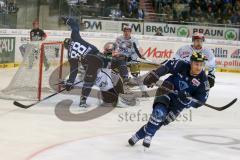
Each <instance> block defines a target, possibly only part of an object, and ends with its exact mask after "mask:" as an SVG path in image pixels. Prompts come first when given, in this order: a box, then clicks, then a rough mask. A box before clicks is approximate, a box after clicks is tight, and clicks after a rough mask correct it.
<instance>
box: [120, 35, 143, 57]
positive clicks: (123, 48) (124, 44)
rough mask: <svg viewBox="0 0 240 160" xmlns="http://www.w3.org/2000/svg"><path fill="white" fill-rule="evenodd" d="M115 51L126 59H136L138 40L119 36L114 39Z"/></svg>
mask: <svg viewBox="0 0 240 160" xmlns="http://www.w3.org/2000/svg"><path fill="white" fill-rule="evenodd" d="M116 46H117V49H116V50H117V51H118V52H119V53H120V54H122V55H125V56H126V57H132V58H133V57H136V49H138V48H139V43H138V40H137V39H136V38H134V37H131V38H130V39H125V38H124V36H119V37H117V39H116Z"/></svg>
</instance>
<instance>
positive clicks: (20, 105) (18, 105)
mask: <svg viewBox="0 0 240 160" xmlns="http://www.w3.org/2000/svg"><path fill="white" fill-rule="evenodd" d="M81 82H82V81H79V82H76V83H74V84H73V86H75V85H77V84H79V83H81ZM65 90H66V88H64V89H62V90H60V91H59V92H56V93H53V94H51V95H49V96H47V97H45V98H43V99H42V100H40V101H37V102H35V103H32V104H30V105H24V104H22V103H20V102H17V101H14V102H13V104H14V105H15V106H17V107H20V108H24V109H28V108H30V107H32V106H34V105H36V104H38V103H41V102H43V101H45V100H47V99H49V98H51V97H53V96H56V95H58V94H60V93H62V92H64V91H65Z"/></svg>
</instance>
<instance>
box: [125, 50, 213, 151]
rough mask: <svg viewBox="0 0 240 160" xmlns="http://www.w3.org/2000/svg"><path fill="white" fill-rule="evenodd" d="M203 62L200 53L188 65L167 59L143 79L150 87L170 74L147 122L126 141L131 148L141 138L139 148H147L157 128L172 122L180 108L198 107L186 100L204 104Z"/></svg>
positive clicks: (157, 93) (205, 93)
mask: <svg viewBox="0 0 240 160" xmlns="http://www.w3.org/2000/svg"><path fill="white" fill-rule="evenodd" d="M205 60H207V59H206V58H205V56H204V55H203V54H201V53H193V54H192V56H191V61H190V63H188V62H185V61H182V60H169V61H167V62H166V63H165V64H163V65H161V66H160V67H159V68H158V69H156V70H153V71H151V72H150V73H149V74H148V75H147V76H146V77H145V79H144V82H143V83H144V84H145V85H147V86H148V87H151V86H153V85H154V84H155V83H156V82H157V81H158V80H159V78H160V77H161V76H164V75H166V74H171V75H170V76H169V77H168V78H167V79H166V80H164V82H163V84H162V86H161V87H159V89H158V90H157V92H156V97H155V100H154V103H153V111H152V114H151V117H150V119H149V121H148V123H147V124H146V125H144V126H142V127H141V128H140V130H138V131H137V132H136V133H135V134H134V135H133V136H132V137H131V138H130V139H129V140H128V142H129V144H130V145H131V146H133V145H135V144H136V143H137V142H138V141H139V140H141V139H143V146H144V147H150V144H151V140H152V137H153V136H154V135H155V133H156V131H157V130H158V129H160V127H161V126H163V125H167V124H169V123H170V122H172V121H174V120H175V119H176V117H177V116H178V115H179V114H180V112H181V111H182V110H183V109H185V108H190V107H193V108H198V107H200V106H201V105H200V104H198V103H196V102H194V101H192V100H191V99H190V98H189V97H192V98H194V99H197V100H199V101H201V102H206V100H207V98H208V92H209V88H210V86H209V83H208V79H207V76H206V74H205V72H204V70H203V69H204V66H205V62H204V61H205ZM166 88H167V89H169V90H172V91H175V94H174V93H171V92H169V91H167V89H166Z"/></svg>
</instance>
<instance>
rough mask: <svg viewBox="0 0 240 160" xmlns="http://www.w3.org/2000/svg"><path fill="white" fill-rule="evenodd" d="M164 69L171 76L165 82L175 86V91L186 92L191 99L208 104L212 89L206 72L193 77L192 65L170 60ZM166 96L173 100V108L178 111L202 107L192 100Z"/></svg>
mask: <svg viewBox="0 0 240 160" xmlns="http://www.w3.org/2000/svg"><path fill="white" fill-rule="evenodd" d="M164 67H166V68H167V70H168V73H169V74H171V75H170V76H169V77H168V78H167V79H166V80H165V81H167V82H168V83H169V82H170V83H171V84H173V86H174V90H175V91H185V92H187V93H188V94H189V95H190V96H191V97H193V98H195V99H197V100H199V101H201V102H206V100H207V98H208V93H209V88H210V87H209V83H208V80H207V76H206V74H205V72H204V71H202V72H201V73H200V74H199V75H197V76H192V75H191V74H190V69H191V67H190V64H189V63H188V62H185V61H182V60H169V61H167V62H166V63H165V64H164ZM156 71H157V70H156ZM157 74H158V72H157ZM165 96H167V97H168V98H169V99H171V107H174V108H178V110H181V109H184V108H189V107H194V108H197V107H200V106H201V105H200V104H198V103H196V102H194V101H192V100H182V99H180V98H179V97H178V95H177V94H173V93H168V94H167V95H165Z"/></svg>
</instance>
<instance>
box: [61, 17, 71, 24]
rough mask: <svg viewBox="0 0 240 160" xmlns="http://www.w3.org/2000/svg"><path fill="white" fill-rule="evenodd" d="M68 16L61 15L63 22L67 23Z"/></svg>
mask: <svg viewBox="0 0 240 160" xmlns="http://www.w3.org/2000/svg"><path fill="white" fill-rule="evenodd" d="M68 19H69V18H68V17H61V20H62V23H63V24H67V20H68Z"/></svg>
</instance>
